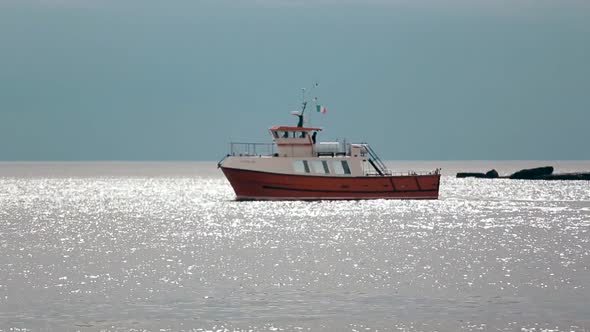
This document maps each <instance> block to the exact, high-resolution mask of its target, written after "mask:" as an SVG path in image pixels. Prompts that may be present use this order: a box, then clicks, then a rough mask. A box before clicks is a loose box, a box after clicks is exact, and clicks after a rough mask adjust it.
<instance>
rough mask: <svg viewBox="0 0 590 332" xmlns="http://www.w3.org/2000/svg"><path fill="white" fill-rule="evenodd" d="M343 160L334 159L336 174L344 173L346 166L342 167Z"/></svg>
mask: <svg viewBox="0 0 590 332" xmlns="http://www.w3.org/2000/svg"><path fill="white" fill-rule="evenodd" d="M341 161H342V160H332V169H333V170H334V174H336V175H344V168H342V163H341Z"/></svg>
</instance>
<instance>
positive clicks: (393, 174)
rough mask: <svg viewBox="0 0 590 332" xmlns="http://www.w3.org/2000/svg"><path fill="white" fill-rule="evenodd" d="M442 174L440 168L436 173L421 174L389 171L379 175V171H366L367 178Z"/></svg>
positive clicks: (423, 172)
mask: <svg viewBox="0 0 590 332" xmlns="http://www.w3.org/2000/svg"><path fill="white" fill-rule="evenodd" d="M439 174H440V168H437V169H436V170H434V171H420V172H416V171H407V172H393V171H391V170H387V171H386V172H385V173H384V174H379V173H378V172H377V171H375V170H366V171H365V175H366V176H384V175H385V176H417V175H439Z"/></svg>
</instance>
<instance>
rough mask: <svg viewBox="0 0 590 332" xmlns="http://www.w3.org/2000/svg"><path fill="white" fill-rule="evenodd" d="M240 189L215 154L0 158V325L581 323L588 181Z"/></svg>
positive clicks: (580, 165) (504, 169) (505, 167)
mask: <svg viewBox="0 0 590 332" xmlns="http://www.w3.org/2000/svg"><path fill="white" fill-rule="evenodd" d="M390 165H391V166H392V167H393V168H394V169H395V170H399V171H405V170H409V169H413V170H430V169H434V168H436V167H442V168H443V178H442V181H441V193H440V199H439V200H436V201H387V200H372V201H343V202H327V201H326V202H236V201H234V200H233V198H234V195H233V191H232V189H231V187H230V186H229V184H228V182H227V181H226V180H225V179H224V178H223V175H222V174H221V172H220V171H219V170H217V169H216V167H215V163H0V331H25V330H26V331H129V330H132V331H143V330H148V331H169V330H172V331H179V330H184V331H258V330H264V331H298V330H313V331H316V330H329V331H479V330H482V331H590V182H587V181H586V182H584V181H569V182H564V181H552V182H544V181H523V180H518V181H517V180H486V179H456V178H454V176H453V175H454V173H455V172H457V171H487V170H489V169H490V168H496V169H497V170H498V171H499V172H500V173H501V174H502V173H503V174H507V173H510V172H512V171H516V170H518V169H520V168H524V167H530V166H543V165H555V166H556V168H557V171H563V172H568V171H582V170H585V171H589V170H590V162H534V161H532V162H395V163H393V162H392V163H390Z"/></svg>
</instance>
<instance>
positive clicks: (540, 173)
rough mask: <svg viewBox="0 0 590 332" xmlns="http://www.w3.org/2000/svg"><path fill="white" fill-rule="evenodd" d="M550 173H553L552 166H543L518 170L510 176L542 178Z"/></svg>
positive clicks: (520, 178) (529, 178) (528, 178)
mask: <svg viewBox="0 0 590 332" xmlns="http://www.w3.org/2000/svg"><path fill="white" fill-rule="evenodd" d="M551 174H553V166H545V167H537V168H529V169H523V170H520V171H518V172H516V173H514V174H512V175H510V178H511V179H519V180H536V179H542V178H543V177H546V176H548V175H551Z"/></svg>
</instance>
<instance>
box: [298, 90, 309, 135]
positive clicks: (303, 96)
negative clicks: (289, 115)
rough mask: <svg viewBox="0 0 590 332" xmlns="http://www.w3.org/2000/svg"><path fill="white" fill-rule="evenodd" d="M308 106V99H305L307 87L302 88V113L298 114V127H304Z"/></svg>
mask: <svg viewBox="0 0 590 332" xmlns="http://www.w3.org/2000/svg"><path fill="white" fill-rule="evenodd" d="M306 107H307V101H305V88H301V113H299V115H297V116H298V117H299V121H297V127H303V113H305V108H306Z"/></svg>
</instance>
